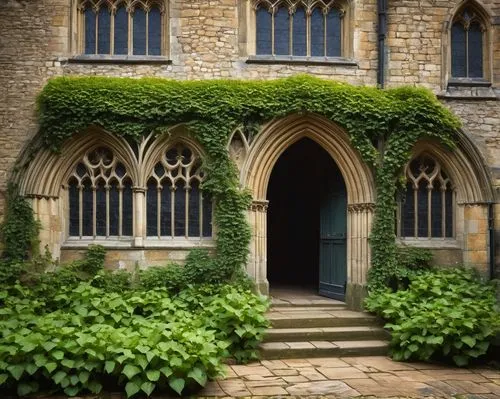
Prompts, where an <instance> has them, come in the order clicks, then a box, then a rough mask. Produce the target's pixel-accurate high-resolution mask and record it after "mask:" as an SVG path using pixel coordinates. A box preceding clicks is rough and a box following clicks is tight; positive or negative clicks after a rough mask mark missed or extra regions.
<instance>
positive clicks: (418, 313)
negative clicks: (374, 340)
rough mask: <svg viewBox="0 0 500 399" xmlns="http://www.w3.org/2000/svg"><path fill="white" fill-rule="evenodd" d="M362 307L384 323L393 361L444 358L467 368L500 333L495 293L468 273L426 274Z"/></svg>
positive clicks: (372, 297) (378, 294)
mask: <svg viewBox="0 0 500 399" xmlns="http://www.w3.org/2000/svg"><path fill="white" fill-rule="evenodd" d="M365 305H366V308H367V309H368V310H369V311H371V312H375V313H377V314H378V315H380V316H381V317H383V318H384V319H386V320H387V321H388V323H387V324H386V325H385V327H386V328H387V329H389V330H390V331H391V334H392V342H391V345H392V355H393V357H394V358H395V359H396V360H407V359H419V360H429V359H430V358H432V357H441V356H444V357H449V358H451V359H453V361H454V362H455V363H456V364H457V365H458V366H465V365H467V364H468V362H469V361H470V359H471V358H477V357H479V356H481V355H484V354H485V353H486V351H487V350H488V347H489V344H490V341H491V340H492V339H493V338H494V336H495V335H496V334H498V333H499V332H500V313H498V307H497V304H496V298H495V293H494V288H493V287H492V286H491V285H486V284H484V283H482V282H481V281H480V280H478V279H477V277H475V275H474V274H473V272H472V271H470V270H466V269H451V270H435V271H428V272H426V273H423V274H421V275H419V276H415V277H414V278H413V280H412V282H411V284H410V286H409V288H408V289H407V290H400V291H397V292H394V293H393V292H390V291H385V292H383V291H378V292H374V293H372V294H371V295H370V297H369V298H368V299H367V300H366V302H365Z"/></svg>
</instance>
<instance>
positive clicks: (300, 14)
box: [292, 8, 307, 55]
mask: <svg viewBox="0 0 500 399" xmlns="http://www.w3.org/2000/svg"><path fill="white" fill-rule="evenodd" d="M306 31H307V19H306V12H305V11H304V9H303V8H297V10H296V11H295V14H293V37H292V43H293V55H307V42H306V40H307V35H306Z"/></svg>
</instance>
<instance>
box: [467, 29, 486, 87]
mask: <svg viewBox="0 0 500 399" xmlns="http://www.w3.org/2000/svg"><path fill="white" fill-rule="evenodd" d="M468 56H469V77H470V78H482V77H483V32H482V31H481V26H480V25H479V24H478V23H473V24H471V25H470V27H469V51H468Z"/></svg>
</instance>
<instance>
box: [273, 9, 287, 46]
mask: <svg viewBox="0 0 500 399" xmlns="http://www.w3.org/2000/svg"><path fill="white" fill-rule="evenodd" d="M274 54H276V55H289V54H290V14H289V13H288V9H287V8H285V7H280V8H279V9H278V11H277V12H276V15H275V16H274Z"/></svg>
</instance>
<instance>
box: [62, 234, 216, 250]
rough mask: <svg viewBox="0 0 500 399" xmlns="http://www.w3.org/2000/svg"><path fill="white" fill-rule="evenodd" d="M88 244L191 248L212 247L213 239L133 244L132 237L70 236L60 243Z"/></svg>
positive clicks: (82, 246)
mask: <svg viewBox="0 0 500 399" xmlns="http://www.w3.org/2000/svg"><path fill="white" fill-rule="evenodd" d="M89 245H102V246H103V247H105V248H108V249H117V250H120V249H148V248H155V249H184V250H186V249H192V248H214V247H215V240H214V239H213V238H211V237H210V238H209V237H207V238H202V239H200V238H170V237H165V238H161V239H159V238H152V237H148V238H147V239H145V240H143V244H142V245H140V246H138V245H134V238H133V237H127V238H121V239H120V238H117V237H114V238H113V237H112V238H107V239H106V238H96V239H94V238H92V237H84V238H81V239H80V238H77V237H70V238H68V239H67V240H66V242H64V244H63V245H62V249H87V247H88V246H89Z"/></svg>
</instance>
